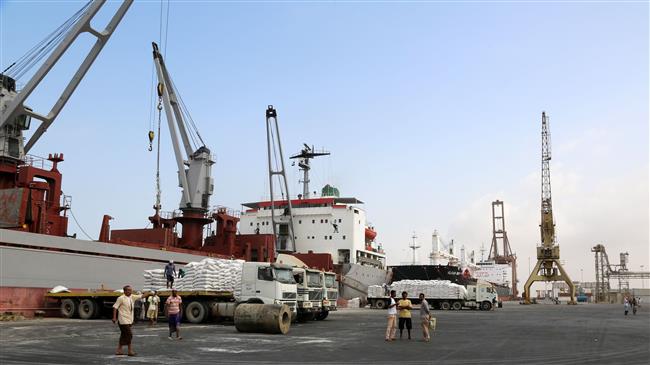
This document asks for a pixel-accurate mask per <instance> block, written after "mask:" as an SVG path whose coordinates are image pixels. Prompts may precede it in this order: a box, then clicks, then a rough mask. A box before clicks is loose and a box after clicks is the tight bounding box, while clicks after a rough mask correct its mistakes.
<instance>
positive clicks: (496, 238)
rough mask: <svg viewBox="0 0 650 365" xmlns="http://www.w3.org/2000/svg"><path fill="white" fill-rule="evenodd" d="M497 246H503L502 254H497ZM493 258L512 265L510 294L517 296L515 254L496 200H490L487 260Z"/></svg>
mask: <svg viewBox="0 0 650 365" xmlns="http://www.w3.org/2000/svg"><path fill="white" fill-rule="evenodd" d="M499 246H501V247H503V254H502V255H500V254H499ZM489 260H493V261H494V262H495V263H497V264H508V265H510V266H511V267H512V278H511V280H512V281H511V285H512V291H511V294H512V296H513V297H517V294H518V291H517V255H515V254H514V253H513V252H512V249H511V248H510V241H508V234H507V233H506V222H505V215H504V210H503V202H502V201H500V200H496V201H493V202H492V244H491V245H490V254H489V256H488V261H489Z"/></svg>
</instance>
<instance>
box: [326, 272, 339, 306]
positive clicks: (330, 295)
mask: <svg viewBox="0 0 650 365" xmlns="http://www.w3.org/2000/svg"><path fill="white" fill-rule="evenodd" d="M323 294H324V296H325V298H324V299H323V309H327V310H329V311H335V310H336V301H337V299H338V298H339V290H338V284H337V282H336V274H335V273H333V272H326V273H325V282H324V285H323Z"/></svg>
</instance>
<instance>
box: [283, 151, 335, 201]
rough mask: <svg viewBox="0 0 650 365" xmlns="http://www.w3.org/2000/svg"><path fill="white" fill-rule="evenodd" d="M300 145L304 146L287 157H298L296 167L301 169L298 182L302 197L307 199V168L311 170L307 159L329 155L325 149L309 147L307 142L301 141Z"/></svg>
mask: <svg viewBox="0 0 650 365" xmlns="http://www.w3.org/2000/svg"><path fill="white" fill-rule="evenodd" d="M302 145H303V146H304V148H303V149H302V150H300V152H298V153H296V154H295V155H293V156H291V157H289V158H290V159H299V160H298V167H300V170H302V180H299V182H300V183H302V197H303V199H308V198H309V170H311V166H310V165H309V160H311V159H313V158H315V157H320V156H328V155H330V153H329V152H328V151H325V150H320V151H317V150H316V149H315V148H314V146H311V147H309V145H308V144H307V143H303V144H302Z"/></svg>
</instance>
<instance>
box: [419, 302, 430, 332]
mask: <svg viewBox="0 0 650 365" xmlns="http://www.w3.org/2000/svg"><path fill="white" fill-rule="evenodd" d="M429 320H431V311H430V309H429V302H427V300H426V299H425V298H424V293H420V321H421V322H422V323H421V324H422V336H423V337H424V341H426V342H429V340H430V339H431V336H429Z"/></svg>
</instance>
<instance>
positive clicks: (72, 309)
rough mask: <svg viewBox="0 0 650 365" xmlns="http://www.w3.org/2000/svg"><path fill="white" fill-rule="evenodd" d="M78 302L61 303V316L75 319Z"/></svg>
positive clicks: (66, 301)
mask: <svg viewBox="0 0 650 365" xmlns="http://www.w3.org/2000/svg"><path fill="white" fill-rule="evenodd" d="M78 306H79V305H78V304H77V301H76V300H74V299H70V298H67V299H63V300H62V301H61V315H62V316H64V317H65V318H73V317H74V316H76V315H77V307H78Z"/></svg>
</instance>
